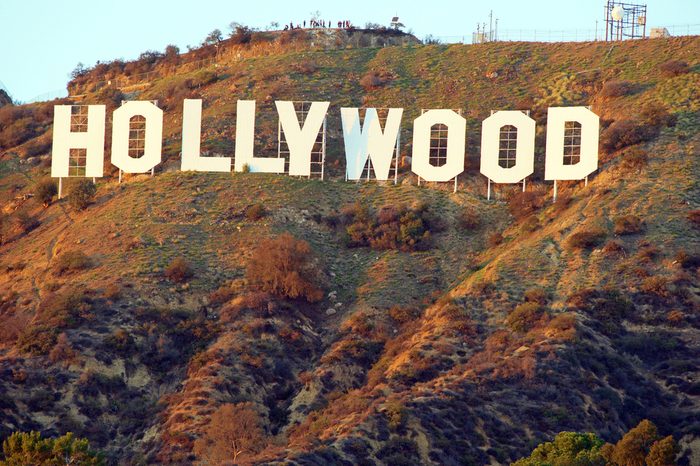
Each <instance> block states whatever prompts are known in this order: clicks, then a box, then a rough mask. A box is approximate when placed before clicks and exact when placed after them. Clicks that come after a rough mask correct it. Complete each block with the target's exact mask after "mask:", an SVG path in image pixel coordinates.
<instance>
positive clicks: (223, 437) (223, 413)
mask: <svg viewBox="0 0 700 466" xmlns="http://www.w3.org/2000/svg"><path fill="white" fill-rule="evenodd" d="M266 441H267V438H266V436H265V432H264V430H263V427H262V422H261V419H260V415H259V414H258V413H257V411H255V409H254V405H253V403H251V402H246V403H236V404H235V405H234V404H231V403H227V404H224V405H222V406H221V407H219V409H217V410H216V411H215V412H214V414H212V416H211V420H210V421H209V425H208V426H207V428H206V431H205V432H204V435H203V436H202V437H201V438H199V439H197V440H196V441H195V442H194V453H195V455H197V457H198V458H199V459H200V460H203V461H202V463H203V464H227V463H228V462H230V461H231V460H233V463H234V464H236V463H237V461H239V460H240V459H241V457H245V456H249V455H254V454H256V453H259V452H260V451H262V450H263V448H264V447H265V443H266Z"/></svg>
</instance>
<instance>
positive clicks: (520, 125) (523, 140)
mask: <svg viewBox="0 0 700 466" xmlns="http://www.w3.org/2000/svg"><path fill="white" fill-rule="evenodd" d="M504 126H514V127H515V128H516V130H517V136H516V138H517V139H516V142H515V147H512V146H511V149H515V152H514V153H513V155H514V156H515V165H513V166H511V167H508V168H507V167H502V166H501V165H500V164H499V160H498V159H499V156H500V150H501V128H503V127H504ZM511 144H513V143H511ZM504 149H508V148H504ZM534 171H535V120H533V119H532V118H530V117H529V116H527V115H525V114H524V113H523V112H520V111H517V110H510V111H500V112H496V113H494V114H493V115H491V116H490V117H488V118H487V119H485V120H484V121H483V123H482V124H481V173H482V174H483V175H484V176H486V177H487V178H488V179H490V180H491V181H493V182H495V183H517V182H519V181H522V180H523V179H525V178H526V177H528V176H530V175H532V173H533V172H534Z"/></svg>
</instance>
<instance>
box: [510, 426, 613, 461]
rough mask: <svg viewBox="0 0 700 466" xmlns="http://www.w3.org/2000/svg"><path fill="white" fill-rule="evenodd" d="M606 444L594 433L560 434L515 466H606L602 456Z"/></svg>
mask: <svg viewBox="0 0 700 466" xmlns="http://www.w3.org/2000/svg"><path fill="white" fill-rule="evenodd" d="M603 444H604V442H603V440H601V439H600V438H598V436H596V435H595V434H592V433H577V432H560V433H558V434H557V436H556V437H554V440H553V441H552V442H545V443H542V444H540V445H538V446H537V448H535V449H534V450H533V452H532V454H531V455H530V456H529V457H527V458H522V459H519V460H518V461H516V462H515V463H513V466H604V465H605V460H604V459H603V457H602V455H601V454H600V448H601V447H602V446H603Z"/></svg>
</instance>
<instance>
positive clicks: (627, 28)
mask: <svg viewBox="0 0 700 466" xmlns="http://www.w3.org/2000/svg"><path fill="white" fill-rule="evenodd" d="M646 27H647V6H646V5H642V4H637V3H624V2H620V1H616V0H608V3H607V4H606V5H605V40H606V41H616V40H624V39H643V38H645V37H646V30H647V29H646Z"/></svg>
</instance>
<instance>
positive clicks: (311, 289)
mask: <svg viewBox="0 0 700 466" xmlns="http://www.w3.org/2000/svg"><path fill="white" fill-rule="evenodd" d="M246 277H247V278H248V281H249V283H250V284H251V285H252V286H253V287H256V288H259V289H260V290H262V291H267V292H269V293H272V294H275V295H278V296H282V297H286V298H292V299H295V298H304V299H306V300H307V301H309V302H316V301H319V300H320V299H321V298H322V297H323V290H321V288H320V287H319V286H318V285H317V284H316V283H317V281H318V272H317V268H316V264H315V263H314V261H313V259H312V256H311V247H310V246H309V244H308V243H307V242H306V241H304V240H298V239H296V238H294V237H293V236H292V235H290V234H289V233H283V234H282V235H280V236H278V237H277V238H274V239H266V240H263V241H261V242H260V245H259V246H258V248H257V249H256V250H255V252H254V253H253V256H252V257H251V258H250V260H249V261H248V267H247V269H246Z"/></svg>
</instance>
